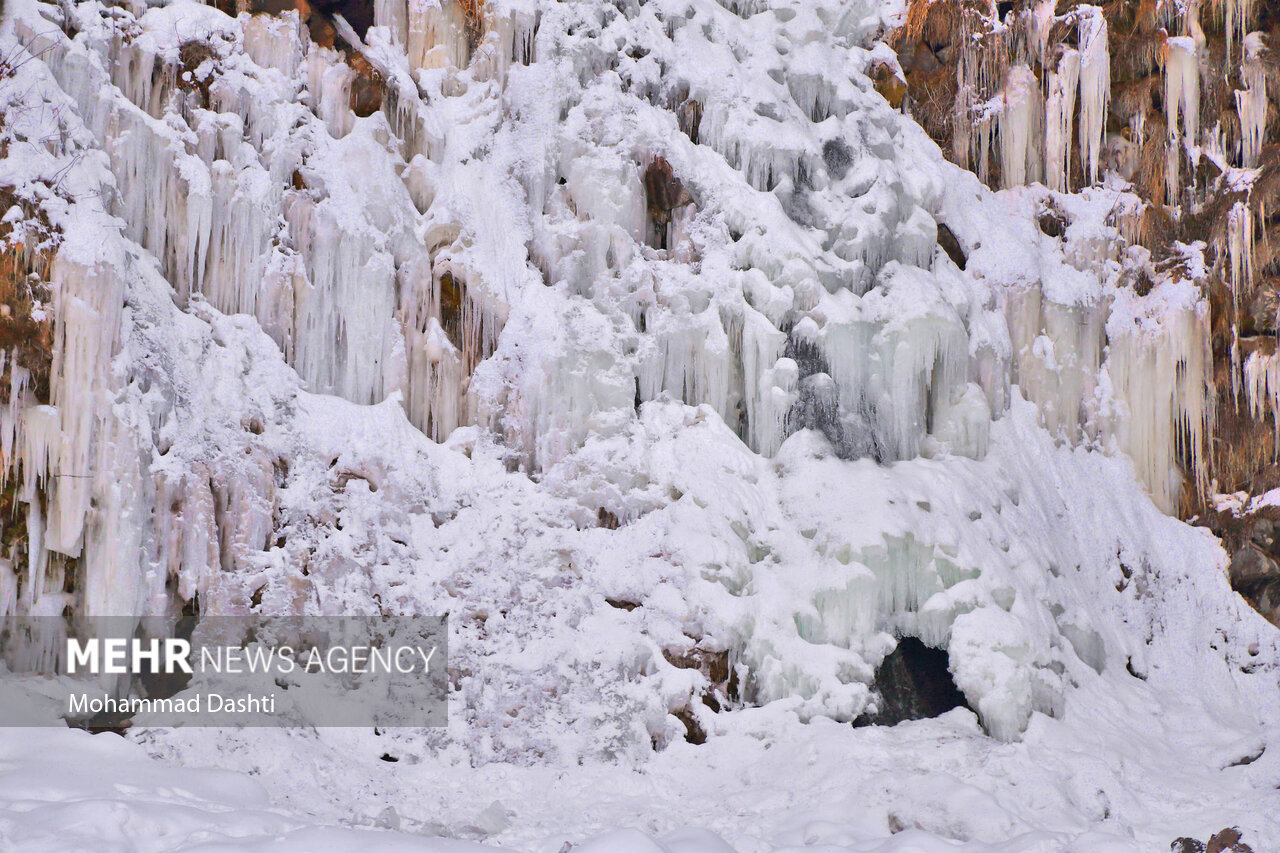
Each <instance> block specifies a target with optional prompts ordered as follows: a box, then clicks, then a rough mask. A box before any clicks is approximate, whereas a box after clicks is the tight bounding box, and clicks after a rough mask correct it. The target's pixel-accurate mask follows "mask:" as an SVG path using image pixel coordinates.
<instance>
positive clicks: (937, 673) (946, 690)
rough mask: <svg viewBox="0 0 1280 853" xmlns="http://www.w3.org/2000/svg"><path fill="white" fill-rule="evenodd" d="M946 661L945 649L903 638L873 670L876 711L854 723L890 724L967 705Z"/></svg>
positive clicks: (913, 638) (925, 716)
mask: <svg viewBox="0 0 1280 853" xmlns="http://www.w3.org/2000/svg"><path fill="white" fill-rule="evenodd" d="M949 663H950V661H949V658H948V656H947V652H946V650H944V649H934V648H930V647H929V646H926V645H925V644H924V643H922V642H920V641H919V640H917V639H916V638H915V637H903V638H902V639H900V640H899V641H898V647H897V648H896V649H894V650H893V651H892V652H890V653H889V655H888V656H887V657H886V658H885V659H884V662H883V663H882V664H880V667H879V669H877V670H876V676H875V682H874V684H873V688H874V690H875V693H876V696H877V700H878V701H877V702H876V708H877V710H876V712H875V713H873V714H863V716H861V717H859V718H858V721H857V724H858V725H866V726H893V725H897V724H898V723H901V722H905V721H907V720H923V719H926V718H929V717H937V716H940V715H941V714H945V713H946V712H947V711H950V710H951V709H952V708H968V707H969V704H968V703H967V702H966V701H965V698H964V694H963V693H961V692H960V689H959V688H958V687H956V683H955V680H954V679H952V677H951V670H950V668H949Z"/></svg>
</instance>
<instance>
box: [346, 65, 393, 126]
mask: <svg viewBox="0 0 1280 853" xmlns="http://www.w3.org/2000/svg"><path fill="white" fill-rule="evenodd" d="M347 64H348V65H350V66H351V67H352V69H353V70H354V71H355V72H356V78H355V80H353V81H351V111H352V112H353V113H355V114H356V115H358V116H360V117H361V118H365V117H367V116H371V115H373V114H374V113H376V112H377V111H378V110H380V109H381V108H382V98H383V95H384V94H385V93H386V86H385V84H384V83H383V81H382V75H381V74H379V73H378V71H377V69H376V68H374V67H373V66H372V65H370V64H369V60H367V59H365V58H364V56H362V55H361V54H359V53H356V52H354V51H353V52H352V54H351V56H350V58H349V59H348V60H347Z"/></svg>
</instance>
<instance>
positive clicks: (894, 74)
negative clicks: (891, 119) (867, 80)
mask: <svg viewBox="0 0 1280 853" xmlns="http://www.w3.org/2000/svg"><path fill="white" fill-rule="evenodd" d="M871 79H872V80H874V81H875V87H876V91H877V92H879V93H880V94H881V95H883V96H884V99H885V100H886V101H888V102H889V103H890V105H892V106H893V108H894V109H895V110H896V109H900V108H901V107H902V101H903V100H904V99H905V98H906V96H907V81H906V80H904V79H903V78H902V76H901V75H900V74H899V73H898V69H897V68H895V67H894V66H893V65H890V64H889V63H887V62H877V63H876V64H875V65H873V66H872V68H871Z"/></svg>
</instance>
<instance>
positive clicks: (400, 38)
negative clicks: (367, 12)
mask: <svg viewBox="0 0 1280 853" xmlns="http://www.w3.org/2000/svg"><path fill="white" fill-rule="evenodd" d="M373 23H374V24H375V25H376V26H379V27H386V28H387V29H388V30H390V31H391V43H392V44H394V45H405V44H407V43H408V41H409V8H408V5H407V3H406V2H405V0H374V3H373Z"/></svg>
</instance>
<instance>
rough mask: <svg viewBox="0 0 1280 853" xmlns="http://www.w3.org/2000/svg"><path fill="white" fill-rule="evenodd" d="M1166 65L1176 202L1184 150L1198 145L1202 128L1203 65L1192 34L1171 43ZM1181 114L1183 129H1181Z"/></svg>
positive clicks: (1171, 191) (1169, 175)
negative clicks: (1201, 79)
mask: <svg viewBox="0 0 1280 853" xmlns="http://www.w3.org/2000/svg"><path fill="white" fill-rule="evenodd" d="M1167 48H1168V49H1167V52H1166V55H1165V61H1164V62H1165V67H1164V74H1165V76H1164V106H1165V124H1166V126H1167V127H1168V131H1169V144H1168V161H1167V164H1166V167H1165V169H1166V175H1165V185H1166V187H1167V188H1168V201H1169V203H1170V204H1176V203H1177V201H1178V195H1179V180H1178V175H1179V171H1180V167H1181V164H1182V151H1183V149H1184V148H1185V149H1189V148H1191V147H1192V146H1194V145H1195V144H1196V139H1197V136H1198V133H1199V129H1200V64H1199V57H1198V55H1197V51H1196V43H1195V41H1194V40H1193V39H1192V38H1190V37H1188V36H1179V37H1176V38H1171V39H1169V40H1168V42H1167ZM1179 115H1181V117H1182V122H1183V129H1182V131H1181V132H1179V130H1178V127H1179V125H1178V117H1179Z"/></svg>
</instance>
